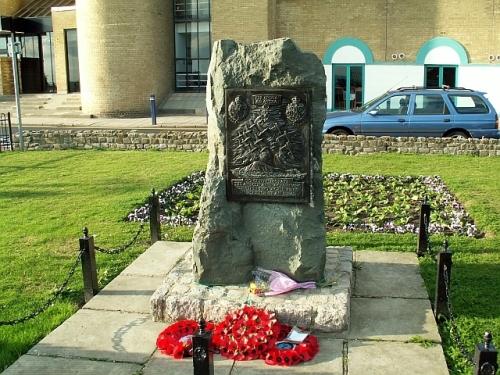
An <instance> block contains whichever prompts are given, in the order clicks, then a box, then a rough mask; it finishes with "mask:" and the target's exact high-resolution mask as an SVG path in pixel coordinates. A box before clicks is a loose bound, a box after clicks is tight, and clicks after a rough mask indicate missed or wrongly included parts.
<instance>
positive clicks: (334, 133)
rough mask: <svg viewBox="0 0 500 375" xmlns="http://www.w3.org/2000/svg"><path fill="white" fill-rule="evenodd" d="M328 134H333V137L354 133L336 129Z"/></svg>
mask: <svg viewBox="0 0 500 375" xmlns="http://www.w3.org/2000/svg"><path fill="white" fill-rule="evenodd" d="M328 134H333V135H352V133H351V132H350V131H349V130H346V129H342V128H334V129H331V130H330V131H329V132H328Z"/></svg>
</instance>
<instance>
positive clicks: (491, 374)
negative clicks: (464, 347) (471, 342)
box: [474, 332, 498, 375]
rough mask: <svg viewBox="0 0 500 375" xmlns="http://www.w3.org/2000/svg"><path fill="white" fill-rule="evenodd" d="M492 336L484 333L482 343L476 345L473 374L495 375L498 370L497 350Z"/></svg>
mask: <svg viewBox="0 0 500 375" xmlns="http://www.w3.org/2000/svg"><path fill="white" fill-rule="evenodd" d="M492 341H493V336H492V335H491V333H489V332H485V333H484V343H480V344H477V345H476V353H475V354H474V363H475V367H474V375H495V374H496V372H497V370H498V352H497V350H496V349H495V346H494V345H493V342H492Z"/></svg>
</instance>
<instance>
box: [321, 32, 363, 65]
mask: <svg viewBox="0 0 500 375" xmlns="http://www.w3.org/2000/svg"><path fill="white" fill-rule="evenodd" d="M345 46H353V47H357V48H358V49H359V50H360V51H361V52H362V53H363V55H364V56H365V63H366V64H373V53H372V50H371V49H370V47H368V45H367V44H366V43H365V42H363V41H362V40H361V39H357V38H351V37H346V38H341V39H338V40H336V41H335V42H333V43H330V45H329V46H328V48H327V49H326V52H325V54H324V56H323V64H324V65H330V64H331V63H332V57H333V55H334V53H335V52H337V50H338V49H340V48H342V47H345Z"/></svg>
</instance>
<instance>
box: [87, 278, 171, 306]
mask: <svg viewBox="0 0 500 375" xmlns="http://www.w3.org/2000/svg"><path fill="white" fill-rule="evenodd" d="M162 280H163V277H161V276H153V277H149V276H125V275H120V276H118V277H116V278H115V279H114V280H113V281H111V282H110V283H109V284H108V285H107V286H106V287H105V288H104V289H103V290H101V291H100V292H99V294H98V295H96V296H95V297H94V298H92V299H91V300H90V301H89V302H88V303H87V304H86V305H85V306H83V308H84V309H94V310H113V311H126V312H137V313H143V314H148V313H149V299H150V298H151V295H152V294H153V293H154V292H155V290H156V288H157V287H158V285H160V284H161V282H162Z"/></svg>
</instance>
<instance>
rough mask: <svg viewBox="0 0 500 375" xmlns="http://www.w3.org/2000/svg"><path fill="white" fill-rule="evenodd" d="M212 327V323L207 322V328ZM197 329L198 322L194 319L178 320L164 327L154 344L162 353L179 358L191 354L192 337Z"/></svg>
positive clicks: (210, 328)
mask: <svg viewBox="0 0 500 375" xmlns="http://www.w3.org/2000/svg"><path fill="white" fill-rule="evenodd" d="M213 328H214V325H213V323H211V322H207V327H206V329H207V330H212V329H213ZM197 330H198V323H197V322H196V321H194V320H180V321H178V322H175V323H174V324H171V325H169V326H168V327H167V328H165V329H164V330H163V331H162V332H160V334H159V335H158V338H157V339H156V346H157V347H158V349H160V351H161V352H162V353H164V354H167V355H170V356H173V357H174V358H177V359H181V358H183V357H187V356H192V355H193V340H192V337H193V335H194V334H195V332H196V331H197Z"/></svg>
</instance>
